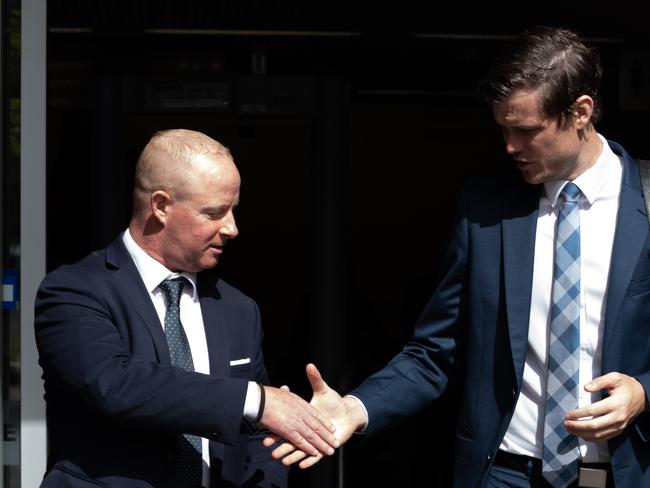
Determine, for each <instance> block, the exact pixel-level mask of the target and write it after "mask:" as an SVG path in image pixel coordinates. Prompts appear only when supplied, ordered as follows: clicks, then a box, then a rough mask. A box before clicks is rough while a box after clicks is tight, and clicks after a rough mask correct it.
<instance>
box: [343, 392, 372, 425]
mask: <svg viewBox="0 0 650 488" xmlns="http://www.w3.org/2000/svg"><path fill="white" fill-rule="evenodd" d="M345 396H346V397H348V398H354V399H355V400H356V401H357V402H359V405H361V410H363V414H364V416H365V417H366V422H365V423H364V424H363V426H362V427H361V428H360V429H358V430H357V431H356V432H357V433H359V434H362V433H363V432H365V431H366V429H367V428H368V422H370V416H369V415H368V410H366V406H365V405H364V404H363V402H362V401H361V400H359V399H358V398H357V397H355V396H354V395H345Z"/></svg>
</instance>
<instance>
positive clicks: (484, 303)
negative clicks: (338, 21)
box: [269, 27, 650, 488]
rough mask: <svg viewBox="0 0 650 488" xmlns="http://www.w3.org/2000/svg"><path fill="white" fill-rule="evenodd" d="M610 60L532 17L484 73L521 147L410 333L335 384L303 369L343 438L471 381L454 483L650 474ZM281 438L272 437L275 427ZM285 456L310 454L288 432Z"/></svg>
mask: <svg viewBox="0 0 650 488" xmlns="http://www.w3.org/2000/svg"><path fill="white" fill-rule="evenodd" d="M601 74H602V68H601V64H600V60H599V57H598V55H597V53H596V52H595V51H594V50H592V49H590V48H588V47H586V46H585V45H584V44H583V43H582V42H581V41H580V39H579V38H578V36H577V35H576V34H575V33H574V32H572V31H569V30H566V29H559V28H549V27H538V28H534V29H530V30H529V31H527V32H524V33H523V34H522V35H520V36H518V37H517V38H516V39H515V40H514V41H513V42H511V43H510V44H509V45H508V47H507V50H506V51H505V52H504V53H503V55H502V56H501V57H499V58H498V59H497V60H496V61H495V62H494V64H493V65H492V67H491V69H490V70H489V72H488V74H487V76H486V78H485V80H484V82H483V83H482V85H481V88H482V93H483V95H484V97H485V99H486V101H487V102H488V103H489V104H490V106H491V108H492V111H493V114H494V119H495V121H496V123H497V124H498V125H499V126H500V127H501V129H502V133H503V139H504V142H505V147H506V152H507V153H508V155H509V156H511V157H512V158H513V159H514V161H515V165H514V167H509V168H508V169H507V170H506V171H505V172H504V173H503V174H499V175H497V176H495V177H491V178H488V179H481V180H475V181H470V182H469V183H468V184H467V185H466V187H465V188H464V191H463V192H462V195H461V197H460V205H459V211H458V218H457V221H456V225H455V228H454V233H453V241H452V243H451V245H450V247H449V250H448V253H447V255H446V259H445V261H444V263H443V265H442V267H441V270H440V271H441V277H440V280H439V283H438V285H437V288H436V290H435V291H434V293H433V295H432V297H431V299H430V301H429V303H428V304H427V306H426V308H425V309H424V311H423V312H422V315H421V317H420V319H419V322H418V324H417V326H416V328H415V334H414V337H413V338H412V339H411V340H410V341H409V342H408V343H407V344H406V345H405V347H404V349H403V350H402V352H400V353H399V354H398V355H397V356H395V358H393V360H391V361H390V362H389V364H388V365H387V366H386V367H385V368H384V369H382V370H381V371H379V372H377V373H375V374H374V375H372V376H371V377H370V378H368V379H366V380H365V381H364V382H363V383H362V384H361V386H359V387H358V388H357V389H355V390H353V391H352V392H350V394H349V395H346V396H345V397H343V398H341V397H340V396H339V395H338V394H337V393H336V392H335V391H334V390H331V389H329V388H328V387H327V385H326V384H325V383H324V382H323V380H322V379H321V378H320V375H319V373H318V371H317V370H316V368H315V367H314V366H313V365H309V366H308V368H307V374H308V376H309V378H310V381H311V382H312V386H313V389H314V397H313V398H312V404H313V405H315V406H316V407H317V408H319V409H320V410H321V411H322V412H323V413H324V414H325V415H326V416H329V417H330V418H331V419H332V421H333V422H334V424H335V425H337V435H338V437H339V439H340V440H342V441H345V440H347V439H348V438H349V437H350V436H351V435H352V433H353V432H355V431H364V432H366V433H367V434H372V433H374V432H376V431H379V430H381V429H383V428H386V427H388V426H390V425H394V424H396V423H397V422H398V421H400V420H401V419H403V418H405V417H407V416H409V415H413V414H414V413H416V412H417V411H419V410H421V409H422V408H423V407H424V406H426V405H427V404H428V403H430V402H432V401H434V400H436V399H437V398H438V397H439V396H440V395H441V393H442V392H443V391H444V390H445V388H447V386H448V385H449V384H450V383H451V382H457V383H459V385H460V391H461V399H460V405H459V412H458V419H457V430H456V435H455V447H454V449H455V457H454V459H455V466H454V486H456V487H462V488H469V487H476V486H481V487H491V488H496V487H505V486H508V487H526V488H530V487H536V488H540V487H549V486H552V487H555V488H564V487H575V486H584V487H609V488H611V487H613V486H615V487H616V488H639V487H642V486H650V443H649V442H648V439H650V414H649V413H648V393H649V392H650V258H649V256H650V238H649V237H648V236H649V233H648V220H647V218H646V207H645V204H644V198H643V193H642V187H641V179H640V173H639V162H638V161H637V160H635V159H634V158H632V157H631V156H630V155H629V154H628V153H627V152H626V151H625V150H624V149H623V148H622V147H621V146H620V145H619V144H617V143H615V142H612V141H608V140H606V139H605V138H604V137H603V136H602V135H600V134H599V133H598V132H597V131H596V128H595V123H596V121H597V120H598V118H599V116H600V102H599V88H600V79H601ZM269 441H270V439H269ZM274 455H275V456H276V457H284V462H285V463H286V464H291V463H294V462H300V465H301V466H302V467H308V466H311V465H312V464H314V463H315V462H317V461H318V459H319V457H318V456H317V457H307V456H306V455H305V454H304V453H303V452H301V451H300V450H294V447H293V446H292V445H291V444H289V443H285V444H283V445H282V446H280V447H278V448H276V449H275V451H274Z"/></svg>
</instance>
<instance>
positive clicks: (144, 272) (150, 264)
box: [122, 229, 196, 300]
mask: <svg viewBox="0 0 650 488" xmlns="http://www.w3.org/2000/svg"><path fill="white" fill-rule="evenodd" d="M122 241H123V242H124V245H125V246H126V250H127V251H128V252H129V254H130V255H131V258H132V259H133V262H134V263H135V267H136V268H138V272H139V273H140V276H141V277H142V281H144V286H145V287H146V288H147V291H148V292H149V293H154V291H155V290H156V289H157V288H158V285H160V283H162V282H163V281H164V280H166V279H168V278H176V277H178V276H183V277H185V278H187V280H188V281H189V282H190V283H191V284H192V291H191V294H192V300H194V299H195V298H196V273H186V272H184V271H183V272H181V273H176V272H173V271H170V270H168V269H167V268H166V267H165V266H164V265H163V264H161V263H159V262H158V261H156V260H155V259H154V258H152V257H151V256H149V254H147V253H146V251H145V250H144V249H142V248H141V247H140V246H139V245H138V243H137V242H135V241H134V240H133V237H132V236H131V233H130V232H129V229H126V230H125V231H124V234H122Z"/></svg>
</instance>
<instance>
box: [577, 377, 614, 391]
mask: <svg viewBox="0 0 650 488" xmlns="http://www.w3.org/2000/svg"><path fill="white" fill-rule="evenodd" d="M619 380H620V374H619V373H607V374H605V375H603V376H598V377H597V378H594V379H593V380H591V381H590V382H589V383H587V384H586V385H585V386H584V389H585V390H586V391H589V392H594V391H598V390H604V389H607V388H612V387H614V386H616V384H617V383H618V382H619Z"/></svg>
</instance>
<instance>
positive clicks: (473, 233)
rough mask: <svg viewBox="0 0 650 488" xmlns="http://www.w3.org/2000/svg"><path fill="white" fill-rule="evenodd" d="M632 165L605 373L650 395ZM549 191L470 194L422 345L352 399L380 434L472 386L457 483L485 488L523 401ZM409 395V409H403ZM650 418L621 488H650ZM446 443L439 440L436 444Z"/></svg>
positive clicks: (627, 446) (630, 433)
mask: <svg viewBox="0 0 650 488" xmlns="http://www.w3.org/2000/svg"><path fill="white" fill-rule="evenodd" d="M610 146H611V147H612V149H613V150H614V152H615V153H616V154H618V155H620V156H622V157H623V159H624V165H623V182H622V188H621V195H620V207H619V213H618V222H617V224H616V233H615V239H614V247H613V255H612V261H611V268H610V274H609V283H608V288H607V302H606V314H605V317H604V320H605V326H604V327H605V329H604V343H603V357H602V373H603V374H605V373H607V372H612V371H618V372H621V373H625V374H628V375H631V376H635V377H636V378H638V379H639V380H640V381H641V383H642V384H643V386H644V388H645V391H646V395H647V394H648V393H650V239H649V238H648V235H649V233H648V220H647V218H646V208H645V205H644V199H643V193H642V189H641V184H640V177H639V167H638V162H637V161H635V160H634V159H632V158H631V157H630V156H629V155H628V154H627V153H626V152H625V151H624V150H623V148H622V147H621V146H619V145H618V144H616V143H610ZM541 189H542V187H541V185H537V186H533V185H529V184H526V183H525V182H524V180H523V179H522V178H521V176H520V174H519V173H518V172H517V171H516V170H513V171H512V172H507V174H506V175H505V176H504V175H501V176H500V177H498V178H493V179H489V180H488V181H485V180H484V181H479V182H470V183H469V184H468V185H467V187H466V189H465V190H464V192H463V195H462V198H461V204H460V212H459V218H458V220H457V225H456V226H455V230H454V235H453V240H452V243H451V246H450V248H449V252H448V255H447V256H446V258H445V261H444V263H443V266H442V276H441V280H440V282H439V285H438V287H437V289H436V290H435V292H434V293H433V296H432V297H431V299H430V301H429V303H428V304H427V306H426V307H425V309H424V311H423V313H422V315H421V317H420V320H419V322H418V324H417V326H416V329H415V335H414V337H413V339H412V340H411V341H410V342H409V343H408V344H407V345H406V346H405V347H404V349H403V351H402V352H401V353H399V354H398V355H397V356H396V357H395V358H393V359H392V360H391V362H390V363H389V364H388V365H387V366H386V367H385V368H384V369H383V370H381V371H379V372H378V373H376V374H375V375H373V376H371V377H370V378H369V379H367V380H366V381H365V382H364V383H363V384H362V385H361V386H360V387H359V388H358V389H356V390H355V391H353V392H351V393H352V394H353V395H356V396H357V397H359V398H360V399H361V400H362V401H363V403H364V404H365V406H366V408H367V409H368V414H369V419H370V420H369V426H368V432H369V433H372V432H375V431H377V430H380V429H383V428H385V427H387V426H388V425H391V424H394V423H395V422H397V421H399V420H400V419H402V418H404V417H405V416H408V415H411V414H413V413H415V412H416V411H418V410H420V409H422V408H423V407H424V406H425V405H426V404H427V403H429V402H431V401H433V400H435V399H436V398H438V397H439V396H440V394H441V393H442V392H443V390H445V388H446V387H447V386H448V384H449V383H450V381H458V382H459V383H460V385H459V387H460V392H461V399H460V404H459V412H458V419H457V430H456V436H455V451H454V459H455V466H454V486H455V487H462V488H467V487H476V486H481V484H482V480H483V479H484V476H485V475H486V473H487V471H488V469H489V467H490V466H491V463H492V460H493V459H494V455H495V453H496V451H497V450H498V448H499V445H500V443H501V441H502V439H503V437H504V435H505V432H506V430H507V428H508V425H509V423H510V419H511V418H512V414H513V411H514V408H515V403H516V401H517V398H518V395H519V392H520V389H521V383H522V377H523V370H524V361H525V358H526V348H527V337H528V320H529V313H530V303H531V288H532V273H533V254H534V245H535V229H536V223H537V212H538V205H539V196H540V191H541ZM396 398H399V399H400V400H399V401H395V399H396ZM649 434H650V414H648V413H643V414H641V415H640V416H639V417H638V418H637V419H636V420H635V422H634V423H633V424H632V425H630V426H628V428H627V429H626V430H625V431H624V432H623V433H622V434H621V435H619V436H618V437H616V438H614V439H612V440H611V441H610V442H609V450H610V454H611V458H612V468H613V471H614V477H615V482H616V487H617V488H639V487H641V486H650V469H648V467H649V465H650V444H649V443H648V435H649ZM432 441H434V442H435V441H436V439H432Z"/></svg>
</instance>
